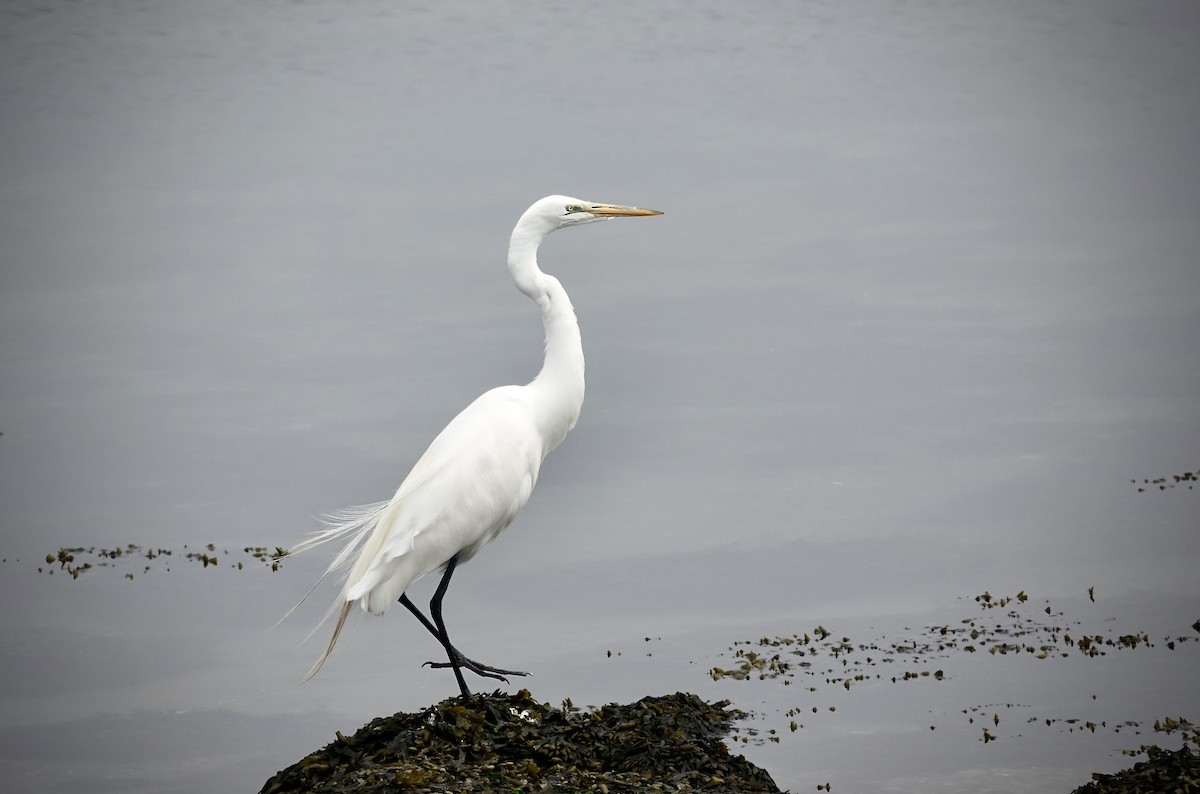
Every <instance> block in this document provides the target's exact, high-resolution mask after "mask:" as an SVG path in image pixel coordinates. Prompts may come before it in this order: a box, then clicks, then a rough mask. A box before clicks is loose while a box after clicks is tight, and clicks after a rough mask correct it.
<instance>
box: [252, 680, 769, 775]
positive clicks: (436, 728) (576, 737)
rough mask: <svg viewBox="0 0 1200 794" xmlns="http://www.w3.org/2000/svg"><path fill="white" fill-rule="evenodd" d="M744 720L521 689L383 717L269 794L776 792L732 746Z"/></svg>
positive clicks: (689, 704) (312, 759) (733, 713)
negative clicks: (541, 697) (539, 696)
mask: <svg viewBox="0 0 1200 794" xmlns="http://www.w3.org/2000/svg"><path fill="white" fill-rule="evenodd" d="M742 716H744V715H743V714H742V712H740V711H738V710H736V709H731V708H729V702H728V701H720V702H717V703H706V702H705V701H704V700H702V699H700V698H699V697H697V696H696V695H692V694H686V693H676V694H674V695H667V696H661V697H646V698H642V699H641V700H639V701H637V702H636V703H631V704H629V705H624V706H622V705H616V704H609V705H607V706H604V707H602V708H599V709H595V710H583V709H579V708H576V707H575V706H574V705H573V704H571V702H570V701H565V702H564V703H563V707H562V708H554V707H552V706H549V705H546V704H544V703H540V702H538V701H537V700H535V699H534V698H533V696H532V695H530V694H529V692H528V691H527V690H524V689H522V690H521V691H519V692H517V693H516V694H506V693H502V692H499V691H497V692H494V693H492V694H490V695H473V696H471V697H470V698H467V699H463V698H452V699H449V700H444V701H442V702H441V703H438V704H436V705H434V706H430V707H429V708H427V709H425V710H423V711H420V712H417V713H415V714H406V713H399V714H394V715H392V716H390V717H379V718H376V719H374V720H372V721H371V722H369V723H367V724H366V725H365V726H363V727H362V728H361V729H359V730H358V731H357V732H356V733H354V734H353V735H352V736H343V735H342V734H341V733H338V734H337V738H336V739H335V740H334V741H333V742H330V743H329V744H328V745H326V746H325V747H324V748H322V749H320V750H318V751H316V752H314V753H312V754H310V755H308V756H306V757H305V758H303V759H301V760H300V761H298V762H297V763H295V764H293V765H292V766H290V767H288V768H287V769H284V770H282V771H281V772H279V773H278V774H276V775H275V776H274V777H272V778H271V779H270V780H268V781H267V783H266V784H265V785H264V786H263V788H262V792H261V794H300V792H313V794H318V793H322V794H323V793H325V792H328V793H329V794H341V793H342V792H355V794H366V793H368V792H370V793H372V794H374V793H378V794H382V793H383V792H463V791H472V792H493V791H494V792H505V794H515V793H518V792H583V791H588V792H592V791H595V792H612V793H613V794H616V792H632V791H639V792H644V791H695V792H714V793H724V792H729V793H730V794H732V793H733V792H777V791H779V789H778V788H777V787H776V786H775V783H774V781H772V780H771V776H770V775H769V774H767V773H766V772H765V771H763V770H762V769H760V768H758V767H756V766H754V765H753V764H751V763H750V762H749V761H747V760H746V759H745V758H743V757H742V756H740V755H733V754H731V753H730V752H729V750H728V748H727V747H726V746H725V744H724V743H723V742H722V741H721V740H722V738H723V737H724V736H726V735H727V734H728V732H729V730H730V728H731V726H732V724H733V721H734V720H736V719H739V718H741V717H742Z"/></svg>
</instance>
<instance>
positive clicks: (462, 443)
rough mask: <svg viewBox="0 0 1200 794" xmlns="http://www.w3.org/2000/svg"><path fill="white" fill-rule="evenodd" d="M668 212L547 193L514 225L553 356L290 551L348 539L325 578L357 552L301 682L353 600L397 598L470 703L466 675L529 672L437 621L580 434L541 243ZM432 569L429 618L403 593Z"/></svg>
mask: <svg viewBox="0 0 1200 794" xmlns="http://www.w3.org/2000/svg"><path fill="white" fill-rule="evenodd" d="M661 214H662V213H661V212H658V211H657V210H647V209H640V208H638V207H625V206H621V205H618V204H598V203H595V202H591V201H582V200H580V199H575V198H570V197H568V196H547V197H546V198H544V199H542V200H540V201H538V202H536V203H535V204H534V205H533V206H531V207H530V208H529V209H528V210H526V211H525V214H523V215H522V216H521V218H520V220H518V221H517V225H516V227H514V228H513V232H512V238H511V239H510V241H509V244H508V270H509V272H510V273H511V274H512V278H513V282H515V283H516V285H517V289H519V290H520V291H521V292H523V293H525V294H526V295H528V296H529V297H530V298H531V299H532V300H533V302H534V303H536V304H537V306H538V308H539V309H540V310H541V312H542V322H543V324H544V325H545V329H546V350H545V359H544V361H543V363H542V369H541V372H539V373H538V375H537V377H536V378H534V379H533V381H532V382H530V383H529V384H527V385H525V386H501V387H499V388H495V389H492V390H491V391H488V392H485V393H484V394H483V395H481V396H480V397H479V398H478V399H477V400H475V402H473V403H471V404H470V405H468V406H467V407H466V408H465V409H464V410H463V412H462V413H460V414H459V415H458V416H456V417H455V418H454V419H453V420H452V421H451V422H450V424H448V425H446V428H445V429H444V430H442V432H441V433H439V434H438V436H437V438H435V439H434V440H433V443H432V444H430V445H429V449H427V450H426V451H425V454H424V455H422V456H421V459H420V460H418V461H417V463H416V465H415V466H413V469H412V471H411V472H409V474H408V476H407V477H405V478H404V482H402V483H401V484H400V488H399V490H397V491H396V495H395V496H393V497H392V498H391V500H390V501H387V502H379V503H377V504H373V505H364V506H362V507H357V508H351V509H350V510H347V511H343V512H341V513H338V514H336V515H334V516H333V517H332V519H331V521H330V523H329V526H328V528H327V529H325V530H323V531H320V532H318V533H316V534H314V535H313V536H311V537H310V538H308V539H307V540H305V541H304V542H302V543H300V544H299V545H297V546H296V547H295V548H294V549H293V550H292V552H291V553H293V554H295V553H298V552H301V551H305V550H307V549H311V548H313V547H314V546H319V545H321V544H323V543H328V542H330V541H336V540H343V539H346V540H347V542H346V544H345V546H344V547H343V548H342V550H341V551H340V552H339V553H338V554H337V556H336V557H335V558H334V560H333V562H332V563H331V564H330V566H329V568H328V569H327V570H326V571H325V573H324V575H322V577H321V579H324V578H325V577H326V576H328V575H329V574H330V573H332V572H333V571H335V570H336V569H338V568H340V567H342V566H343V565H344V564H347V563H349V562H350V560H351V558H353V557H355V555H356V554H357V557H356V558H355V559H354V563H353V566H352V567H351V569H350V574H349V576H347V578H346V581H345V584H344V585H343V587H342V592H341V595H340V596H339V597H338V600H337V601H336V602H334V604H333V606H332V607H331V608H330V611H329V614H328V615H327V616H326V617H327V618H328V617H331V616H332V615H333V614H335V613H336V614H338V618H337V624H336V625H335V627H334V630H333V636H332V638H330V640H329V645H328V646H327V647H326V648H325V651H324V653H322V654H321V657H320V658H319V659H318V660H317V662H316V663H315V664H314V665H313V668H312V669H311V670H310V671H309V673H308V676H307V677H306V678H305V680H306V681H307V680H308V679H309V678H311V677H312V676H314V675H315V674H316V673H317V671H318V670H319V669H320V668H321V665H322V664H324V662H325V660H326V659H328V658H329V654H330V653H332V652H333V647H334V645H335V644H337V640H338V636H339V635H340V634H341V632H342V627H343V626H344V625H345V623H346V616H347V615H348V614H349V613H350V608H351V607H352V606H354V604H356V603H357V604H359V605H360V606H361V607H362V608H363V609H364V610H366V611H367V612H370V613H372V614H375V615H382V614H383V613H384V612H386V611H387V610H388V607H390V606H391V605H392V603H393V602H395V601H397V600H398V601H399V602H400V603H401V604H403V605H404V606H405V608H407V609H408V611H410V612H412V613H413V615H415V616H416V618H417V619H418V620H419V621H421V625H423V626H424V627H425V628H426V629H428V630H429V632H430V633H431V634H433V636H434V637H436V638H437V640H438V642H440V643H441V645H442V647H443V648H444V649H445V651H446V657H447V659H448V660H449V661H447V662H428V663H427V664H429V665H430V666H433V667H450V668H452V669H453V670H454V675H455V677H456V678H457V679H458V687H459V689H460V690H462V694H463V696H464V697H466V696H468V695H470V690H468V689H467V684H466V681H465V680H464V679H463V674H462V671H463V669H464V668H465V669H467V670H470V671H471V672H473V673H475V674H476V675H480V676H485V677H487V678H496V679H500V680H506V679H504V676H506V675H528V674H527V673H523V672H520V671H518V670H504V669H501V668H498V667H491V666H489V665H485V664H481V663H479V662H476V661H474V660H472V659H469V658H467V657H466V656H464V655H463V654H462V653H460V652H459V651H458V649H457V648H455V647H454V646H453V645H451V644H450V637H449V635H448V634H447V633H446V624H445V622H444V621H443V619H442V597H443V596H444V595H445V594H446V588H447V587H448V586H449V585H450V577H451V576H452V575H453V574H454V569H455V568H456V567H457V566H458V565H459V564H461V563H464V562H466V561H467V560H469V559H471V558H472V557H474V556H475V554H476V553H477V552H478V551H479V549H480V548H482V547H483V545H484V544H486V543H487V542H488V541H490V540H492V539H494V538H495V537H496V536H497V535H499V534H500V532H501V531H502V530H503V529H505V528H506V527H507V526H508V525H509V524H511V523H512V521H513V519H514V518H516V517H517V513H519V512H520V511H521V508H522V507H524V506H525V503H526V502H527V501H528V500H529V495H530V494H531V493H532V492H533V486H534V484H535V483H536V482H537V478H538V471H539V469H540V468H541V465H542V461H543V460H544V459H545V457H546V455H547V453H549V452H550V450H552V449H554V448H555V447H556V446H558V444H559V442H561V441H562V440H563V438H564V437H565V436H566V435H567V432H568V431H569V430H570V429H571V428H573V427H574V426H575V422H576V420H577V419H578V418H579V410H580V408H581V407H582V405H583V346H582V344H581V341H580V336H579V323H578V322H577V321H576V319H575V309H574V307H572V306H571V300H570V298H568V297H567V293H566V290H564V289H563V287H562V285H561V284H560V283H559V282H558V279H556V278H554V276H550V275H547V274H545V273H543V272H542V271H541V269H539V268H538V263H537V250H538V246H539V245H541V243H542V240H544V239H545V238H546V235H548V234H550V232H553V231H555V230H556V229H561V228H564V227H566V226H578V225H581V224H584V223H593V222H595V221H603V220H609V219H610V218H627V217H637V216H646V215H661ZM436 568H442V569H443V571H444V573H443V574H442V579H441V581H440V582H439V583H438V586H437V590H436V591H435V592H434V594H433V598H432V600H430V602H429V612H430V615H431V617H432V618H433V620H432V621H430V620H429V618H426V617H425V615H423V614H422V613H421V610H420V609H418V608H417V606H416V605H415V604H413V602H412V601H410V600H409V598H408V595H407V593H406V591H407V590H408V588H409V586H411V585H412V584H413V583H414V582H416V581H417V580H418V579H420V578H421V577H422V576H424V575H425V574H427V573H429V572H430V571H433V570H434V569H436ZM314 587H315V586H314ZM310 592H311V591H310Z"/></svg>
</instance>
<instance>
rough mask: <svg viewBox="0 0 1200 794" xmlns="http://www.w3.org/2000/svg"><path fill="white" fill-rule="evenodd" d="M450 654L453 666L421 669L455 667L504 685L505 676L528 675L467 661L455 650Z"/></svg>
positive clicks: (439, 664) (433, 664)
mask: <svg viewBox="0 0 1200 794" xmlns="http://www.w3.org/2000/svg"><path fill="white" fill-rule="evenodd" d="M452 653H453V655H454V663H453V664H452V663H450V662H426V663H425V664H424V665H422V667H432V668H433V669H435V670H441V669H444V668H447V667H455V666H457V667H461V668H462V669H464V670H470V671H471V672H472V673H474V674H475V675H477V676H481V677H483V678H494V679H496V680H497V681H503V682H504V683H506V684H507V683H508V679H507V678H505V676H506V675H529V673H523V672H521V671H520V670H505V669H503V668H500V667H492V666H491V665H490V664H482V663H480V662H477V661H475V660H474V659H468V658H467V657H465V656H463V655H462V654H461V653H459V651H458V649H457V648H455V649H454V650H453V652H452Z"/></svg>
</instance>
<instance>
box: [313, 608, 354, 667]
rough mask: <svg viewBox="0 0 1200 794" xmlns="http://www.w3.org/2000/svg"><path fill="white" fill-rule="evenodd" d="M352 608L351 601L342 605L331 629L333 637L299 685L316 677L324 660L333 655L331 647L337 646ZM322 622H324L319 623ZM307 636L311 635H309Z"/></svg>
mask: <svg viewBox="0 0 1200 794" xmlns="http://www.w3.org/2000/svg"><path fill="white" fill-rule="evenodd" d="M352 606H354V602H353V601H347V602H345V603H344V604H342V613H341V614H340V615H338V620H337V625H335V626H334V627H333V636H332V637H330V638H329V645H327V646H325V651H324V653H322V654H321V656H320V658H318V659H317V661H316V663H315V664H313V666H312V668H311V669H310V670H309V671H308V675H306V676H304V679H303V680H301V681H300V683H302V684H303V683H306V682H307V681H308V680H309V679H311V678H312V677H313V676H314V675H316V674H317V672H318V671H320V669H321V665H323V664H325V660H326V659H328V658H329V654H331V653H333V646H335V645H337V641H338V637H339V636H341V633H342V626H345V625H346V616H347V615H349V614H350V607H352ZM326 620H328V617H326ZM324 622H325V620H322V621H321V623H324ZM314 631H315V629H314ZM309 636H312V635H311V634H310V635H309Z"/></svg>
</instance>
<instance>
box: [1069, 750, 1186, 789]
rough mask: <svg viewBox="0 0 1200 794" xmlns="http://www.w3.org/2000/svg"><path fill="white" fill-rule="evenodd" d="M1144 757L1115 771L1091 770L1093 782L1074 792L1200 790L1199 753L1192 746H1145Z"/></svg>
mask: <svg viewBox="0 0 1200 794" xmlns="http://www.w3.org/2000/svg"><path fill="white" fill-rule="evenodd" d="M1144 749H1145V750H1146V755H1147V756H1148V758H1147V759H1146V760H1145V761H1139V762H1138V763H1136V764H1134V765H1133V766H1132V767H1131V768H1129V769H1123V770H1121V771H1120V772H1117V773H1116V774H1113V775H1105V774H1101V773H1100V772H1094V773H1092V782H1091V783H1088V784H1087V785H1086V786H1080V787H1079V788H1077V789H1075V791H1074V794H1160V792H1179V794H1196V793H1200V755H1197V754H1196V752H1194V751H1193V750H1192V749H1191V748H1190V747H1188V746H1186V745H1185V746H1183V747H1181V748H1179V749H1178V750H1164V749H1162V748H1161V747H1146V748H1144Z"/></svg>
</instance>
